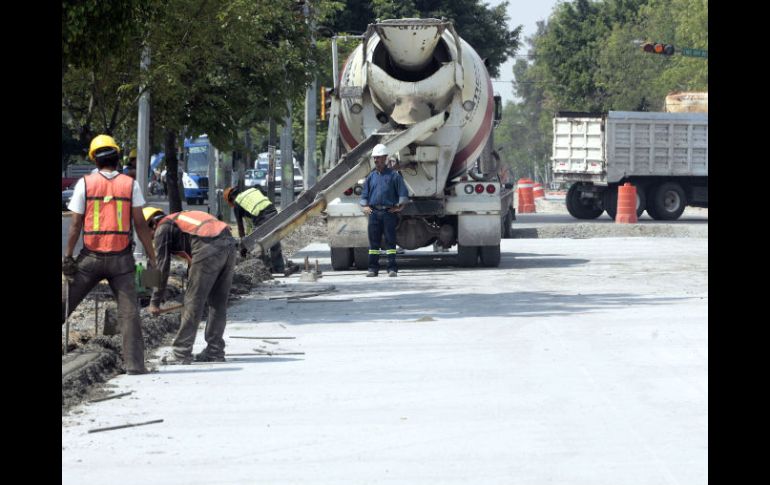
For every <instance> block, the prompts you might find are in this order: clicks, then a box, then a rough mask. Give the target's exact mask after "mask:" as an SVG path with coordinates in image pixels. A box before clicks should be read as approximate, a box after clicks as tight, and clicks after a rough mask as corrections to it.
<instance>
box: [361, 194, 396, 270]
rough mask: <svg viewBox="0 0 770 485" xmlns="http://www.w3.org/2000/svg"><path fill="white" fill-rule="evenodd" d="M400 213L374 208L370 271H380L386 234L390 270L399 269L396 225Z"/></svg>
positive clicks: (368, 230) (370, 226) (371, 222)
mask: <svg viewBox="0 0 770 485" xmlns="http://www.w3.org/2000/svg"><path fill="white" fill-rule="evenodd" d="M397 225H398V214H394V213H392V212H388V211H387V209H383V210H380V209H374V208H372V213H371V214H369V227H368V228H367V232H368V234H369V271H374V272H375V273H378V272H379V271H380V243H381V241H382V235H383V233H384V234H385V248H384V249H385V251H386V252H387V254H388V271H389V272H390V271H398V267H397V266H396V226H397Z"/></svg>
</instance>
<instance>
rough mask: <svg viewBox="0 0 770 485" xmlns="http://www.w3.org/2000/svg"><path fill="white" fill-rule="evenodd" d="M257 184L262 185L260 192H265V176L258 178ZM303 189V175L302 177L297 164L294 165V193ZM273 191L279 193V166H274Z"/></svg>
mask: <svg viewBox="0 0 770 485" xmlns="http://www.w3.org/2000/svg"><path fill="white" fill-rule="evenodd" d="M258 185H260V186H261V187H262V192H264V193H267V178H266V177H265V178H263V179H260V180H259V183H258ZM302 190H304V188H303V177H302V170H301V169H300V168H299V166H297V165H295V166H294V193H295V194H299V193H300V192H302ZM275 193H276V194H280V193H281V170H280V167H276V170H275Z"/></svg>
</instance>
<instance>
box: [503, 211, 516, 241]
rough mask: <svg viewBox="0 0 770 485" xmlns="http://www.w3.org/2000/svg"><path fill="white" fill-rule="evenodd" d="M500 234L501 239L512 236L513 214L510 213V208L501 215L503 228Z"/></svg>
mask: <svg viewBox="0 0 770 485" xmlns="http://www.w3.org/2000/svg"><path fill="white" fill-rule="evenodd" d="M500 235H501V236H502V237H503V239H511V238H512V237H513V214H511V211H510V210H509V211H508V213H507V214H505V217H503V230H502V232H501V234H500Z"/></svg>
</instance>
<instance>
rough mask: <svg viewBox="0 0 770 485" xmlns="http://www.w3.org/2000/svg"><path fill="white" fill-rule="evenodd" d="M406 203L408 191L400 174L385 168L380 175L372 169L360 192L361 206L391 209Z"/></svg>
mask: <svg viewBox="0 0 770 485" xmlns="http://www.w3.org/2000/svg"><path fill="white" fill-rule="evenodd" d="M407 202H409V191H408V190H407V188H406V184H404V179H403V178H402V177H401V174H400V173H398V172H396V171H395V170H393V169H390V168H387V167H386V168H385V169H384V170H383V171H382V173H380V172H378V171H377V169H374V170H372V171H371V173H370V174H369V175H367V177H366V180H365V181H364V189H363V191H362V192H361V202H360V203H361V206H367V205H368V206H376V205H384V206H386V207H393V206H396V205H403V204H406V203H407Z"/></svg>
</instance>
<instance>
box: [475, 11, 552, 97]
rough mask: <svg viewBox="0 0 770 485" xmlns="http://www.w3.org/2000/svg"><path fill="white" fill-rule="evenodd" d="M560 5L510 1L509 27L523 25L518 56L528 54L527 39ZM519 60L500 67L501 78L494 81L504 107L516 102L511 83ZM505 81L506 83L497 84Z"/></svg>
mask: <svg viewBox="0 0 770 485" xmlns="http://www.w3.org/2000/svg"><path fill="white" fill-rule="evenodd" d="M503 1H504V0H485V1H483V2H482V3H487V4H489V5H491V6H496V5H500V4H501V3H503ZM557 3H559V0H508V19H509V20H508V27H509V28H511V29H513V28H514V27H516V26H517V25H523V26H524V28H523V29H522V35H521V41H522V47H521V48H520V49H519V51H518V54H526V53H527V44H526V41H525V39H526V38H527V37H530V36H531V35H533V34H534V33H535V27H536V24H537V22H538V21H539V20H546V19H547V18H548V16H549V15H551V12H552V11H553V7H554V6H555V5H556V4H557ZM516 59H517V58H509V59H508V61H506V62H505V63H504V64H503V65H502V66H500V77H499V78H495V79H493V80H492V86H493V88H494V90H495V92H496V93H499V94H500V96H501V97H502V99H503V105H505V104H506V103H507V102H508V101H514V96H513V86H511V83H510V81H512V80H513V64H514V63H515V62H516ZM495 81H505V82H495Z"/></svg>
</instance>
